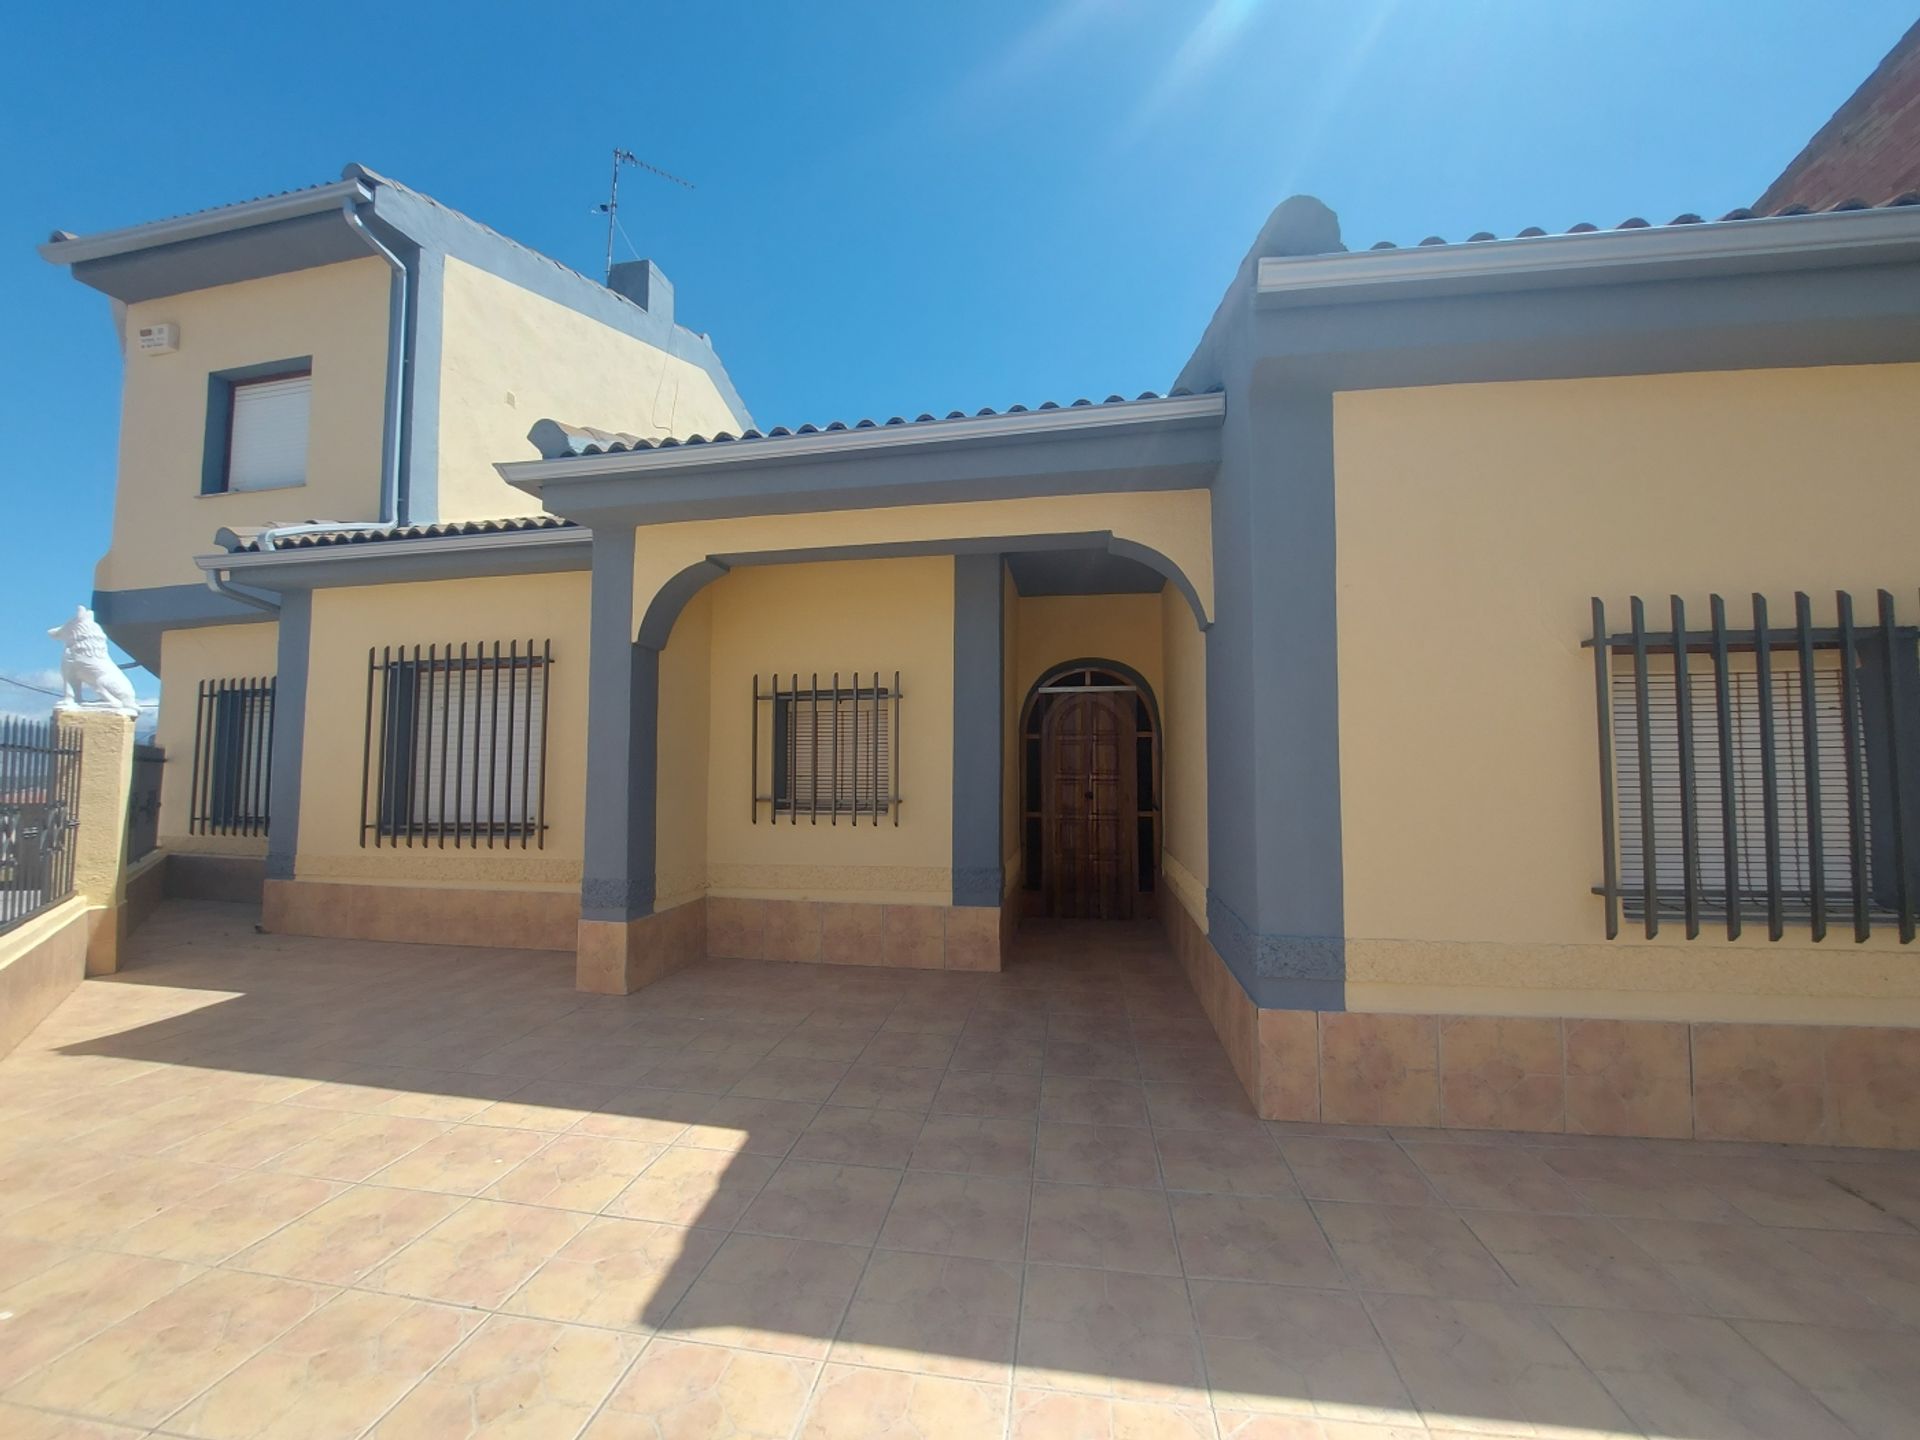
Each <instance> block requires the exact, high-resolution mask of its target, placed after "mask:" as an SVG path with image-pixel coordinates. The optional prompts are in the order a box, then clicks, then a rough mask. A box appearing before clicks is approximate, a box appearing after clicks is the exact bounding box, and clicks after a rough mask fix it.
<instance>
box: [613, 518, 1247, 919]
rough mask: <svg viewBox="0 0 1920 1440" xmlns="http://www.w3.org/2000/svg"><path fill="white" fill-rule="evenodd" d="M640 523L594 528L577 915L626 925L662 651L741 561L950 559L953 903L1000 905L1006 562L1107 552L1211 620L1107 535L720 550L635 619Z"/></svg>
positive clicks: (1196, 600) (1159, 565)
mask: <svg viewBox="0 0 1920 1440" xmlns="http://www.w3.org/2000/svg"><path fill="white" fill-rule="evenodd" d="M634 537H635V528H634V527H632V526H614V525H608V524H606V523H605V522H601V523H600V524H597V525H596V526H595V527H594V531H593V578H592V584H591V596H592V601H591V603H592V615H591V619H590V633H591V637H592V641H591V646H592V657H591V661H590V664H591V673H590V675H589V677H588V719H587V816H586V863H585V870H584V873H583V875H582V878H581V887H580V904H581V917H582V918H583V919H586V920H613V921H625V920H633V919H638V918H641V917H643V916H646V915H650V914H652V913H653V907H654V899H655V892H654V878H655V873H656V868H657V863H656V862H657V835H656V823H657V801H658V793H659V791H658V766H659V761H660V756H659V753H658V727H659V700H660V652H661V651H662V650H663V649H664V648H665V647H666V644H667V642H668V640H669V639H670V637H671V636H672V633H673V628H674V624H675V622H676V621H678V619H679V617H680V615H681V613H682V612H683V611H684V610H685V608H686V606H687V604H688V603H689V602H690V601H691V600H692V599H693V597H694V596H695V595H697V594H699V592H700V591H701V590H702V589H704V588H705V587H706V586H708V585H710V584H712V583H713V581H715V580H717V579H719V578H720V577H721V576H723V575H725V574H728V573H729V572H730V571H732V570H734V569H737V568H740V567H742V566H747V565H791V564H806V563H812V562H820V561H832V560H861V559H883V558H891V557H898V556H924V555H952V556H953V557H954V559H955V565H954V647H953V648H954V679H955V684H954V702H953V704H954V714H953V736H954V741H953V744H954V754H953V853H952V875H953V880H952V903H953V904H954V905H956V906H997V905H999V904H1000V902H1001V899H1002V896H1003V894H1004V884H1005V875H1004V872H1003V868H1002V863H1001V854H1000V839H1001V836H1000V825H1001V815H1000V796H1001V765H1002V763H1003V762H1002V751H1001V740H1002V736H1001V730H1002V727H1003V724H1004V716H1003V711H1002V693H1001V687H1002V683H1003V681H1002V666H1001V646H1002V637H1003V628H1004V627H1003V620H1004V616H1003V608H1004V590H1003V587H1002V579H1001V575H1002V557H1003V556H1005V555H1008V554H1013V553H1018V552H1022V551H1058V550H1075V549H1079V550H1099V551H1105V552H1106V553H1108V554H1112V555H1117V556H1120V557H1122V558H1125V559H1129V560H1133V561H1136V562H1138V563H1140V564H1142V565H1145V566H1147V567H1148V568H1150V569H1152V570H1153V571H1155V572H1156V573H1158V574H1160V575H1162V576H1164V577H1165V578H1166V580H1167V581H1168V582H1169V583H1170V584H1172V585H1173V586H1174V588H1175V589H1177V590H1178V591H1179V592H1180V594H1181V595H1182V596H1183V597H1185V599H1186V601H1187V604H1188V606H1189V607H1190V609H1191V612H1192V614H1193V617H1194V623H1195V625H1196V626H1197V627H1198V628H1199V629H1200V630H1202V631H1205V630H1206V629H1207V628H1208V627H1209V625H1210V624H1211V620H1210V618H1209V617H1208V615H1207V613H1206V610H1205V607H1204V606H1203V604H1202V602H1201V598H1200V594H1199V592H1198V590H1197V588H1196V587H1195V585H1194V584H1193V581H1192V579H1191V578H1190V577H1189V576H1188V575H1186V574H1185V572H1184V571H1183V570H1182V569H1181V568H1180V566H1179V565H1178V564H1176V563H1175V562H1174V561H1173V560H1172V559H1170V558H1169V557H1167V556H1166V555H1164V554H1162V553H1160V552H1159V551H1157V550H1155V549H1153V548H1152V547H1150V546H1146V545H1143V544H1140V543H1138V542H1136V541H1130V540H1123V539H1118V538H1116V537H1115V536H1114V535H1113V534H1112V533H1111V532H1108V531H1084V532H1071V533H1059V534H1032V535H1003V536H985V537H972V538H965V539H945V540H928V541H908V542H895V543H880V544H870V545H846V546H825V547H810V548H797V549H791V550H769V551H755V552H750V553H734V554H716V555H710V556H707V557H706V558H705V559H703V560H700V561H697V562H695V563H694V564H691V565H688V566H687V567H686V568H684V569H683V570H681V571H680V572H678V573H677V574H676V575H674V576H673V577H672V578H671V579H670V580H668V581H667V582H666V583H665V584H664V585H662V586H661V587H660V589H659V591H658V592H657V593H656V594H655V595H654V596H653V597H652V599H651V600H650V601H649V602H648V603H647V606H646V609H645V611H644V613H643V614H642V615H641V618H640V621H639V623H638V625H637V626H636V625H635V623H634V620H633V614H634V607H635V600H636V596H635V594H634Z"/></svg>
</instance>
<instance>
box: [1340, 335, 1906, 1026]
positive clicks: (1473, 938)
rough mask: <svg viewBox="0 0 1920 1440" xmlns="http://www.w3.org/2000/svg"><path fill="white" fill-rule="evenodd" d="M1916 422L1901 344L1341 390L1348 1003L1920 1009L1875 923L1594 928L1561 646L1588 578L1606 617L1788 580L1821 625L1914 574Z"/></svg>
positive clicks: (1580, 624)
mask: <svg viewBox="0 0 1920 1440" xmlns="http://www.w3.org/2000/svg"><path fill="white" fill-rule="evenodd" d="M1917 414H1920V366H1915V365H1889V366H1857V367H1833V368H1824V369H1810V370H1768V371H1736V372H1719V373H1705V374H1687V375H1657V376H1646V377H1634V378H1617V379H1597V380H1574V381H1545V382H1531V383H1518V384H1497V385H1459V386H1450V387H1435V388H1427V389H1409V390H1397V391H1370V392H1363V393H1352V394H1342V395H1340V396H1338V397H1336V402H1335V436H1336V439H1335V445H1336V457H1337V476H1338V483H1337V492H1336V507H1337V514H1336V527H1337V534H1338V562H1339V581H1338V583H1339V659H1340V672H1339V683H1340V765H1341V804H1342V819H1341V823H1342V831H1343V836H1342V838H1343V845H1344V867H1345V903H1346V924H1347V934H1348V941H1347V962H1348V970H1349V985H1348V996H1347V1003H1348V1005H1349V1006H1350V1007H1351V1008H1353V1009H1361V1010H1367V1009H1371V1010H1417V1011H1428V1012H1433V1011H1439V1012H1477V1013H1488V1012H1489V1011H1491V1012H1492V1013H1537V1014H1555V1015H1586V1014H1600V1015H1644V1016H1651V1017H1662V1018H1708V1017H1710V1018H1716V1019H1727V1018H1743V1019H1780V1020H1785V1019H1792V1020H1799V1021H1848V1020H1853V1021H1864V1020H1872V1021H1874V1022H1876V1023H1881V1024H1903V1023H1904V1024H1913V1023H1916V1022H1920V959H1916V957H1915V956H1914V955H1913V954H1912V952H1911V950H1910V948H1909V949H1905V950H1903V949H1902V947H1900V946H1898V945H1897V943H1896V941H1895V938H1894V936H1893V935H1892V934H1891V933H1890V931H1889V930H1888V929H1886V928H1885V927H1883V928H1882V929H1881V930H1880V931H1879V932H1878V933H1876V935H1875V936H1874V938H1873V939H1872V940H1871V941H1870V942H1869V943H1868V944H1866V945H1864V946H1856V945H1855V944H1853V942H1852V940H1851V937H1850V936H1842V935H1840V934H1835V935H1834V936H1832V937H1831V938H1829V939H1828V940H1827V941H1826V942H1825V943H1823V944H1821V945H1818V946H1815V945H1813V944H1811V943H1810V941H1809V940H1808V939H1807V937H1806V935H1805V932H1804V931H1801V932H1799V934H1798V937H1797V938H1796V934H1795V932H1794V931H1793V930H1789V932H1788V938H1787V940H1785V941H1783V942H1781V943H1779V944H1771V943H1769V942H1768V940H1767V939H1766V936H1765V931H1764V928H1763V927H1755V926H1749V927H1748V929H1747V933H1746V935H1745V936H1743V937H1742V938H1741V939H1740V940H1739V941H1732V942H1730V941H1728V940H1726V939H1725V938H1724V934H1721V935H1719V936H1716V935H1715V934H1714V932H1713V931H1712V930H1711V929H1709V930H1708V931H1707V932H1706V933H1705V934H1703V935H1702V937H1701V938H1700V939H1698V940H1693V941H1688V940H1686V939H1684V938H1683V936H1682V935H1681V934H1680V932H1679V927H1677V926H1669V927H1667V929H1666V931H1665V932H1664V933H1663V934H1662V935H1661V936H1660V937H1659V938H1658V939H1656V940H1653V941H1648V940H1645V939H1644V938H1643V937H1636V936H1633V935H1632V934H1630V933H1629V934H1623V936H1622V938H1621V939H1620V940H1618V941H1615V942H1612V943H1608V942H1606V941H1605V940H1604V937H1603V929H1602V913H1601V902H1600V900H1599V899H1598V898H1597V897H1595V896H1594V895H1592V894H1591V893H1590V892H1591V887H1592V886H1593V885H1595V884H1596V883H1597V882H1598V881H1599V879H1600V874H1601V857H1600V853H1599V845H1600V840H1599V833H1600V811H1599V781H1598V776H1597V771H1596V756H1595V738H1594V695H1593V668H1592V663H1591V655H1590V652H1589V651H1586V650H1583V649H1582V648H1581V641H1582V640H1583V639H1584V638H1585V637H1586V636H1587V634H1588V632H1589V629H1590V615H1589V597H1591V596H1594V595H1598V596H1601V597H1602V598H1603V599H1605V600H1607V601H1608V603H1609V607H1610V610H1612V612H1613V613H1614V614H1616V615H1617V616H1618V617H1619V618H1620V621H1621V622H1622V623H1624V619H1625V615H1626V610H1625V603H1626V600H1627V597H1628V596H1629V595H1632V594H1639V595H1641V596H1643V597H1646V598H1648V599H1649V600H1650V601H1653V602H1654V603H1655V608H1658V607H1661V606H1664V604H1665V600H1666V596H1667V595H1669V594H1670V593H1679V594H1680V595H1681V596H1682V597H1683V598H1684V599H1685V600H1686V602H1687V604H1688V607H1689V611H1690V613H1693V614H1697V615H1700V616H1703V617H1704V616H1705V615H1706V613H1707V598H1708V596H1709V594H1711V593H1714V592H1718V593H1720V594H1722V595H1725V596H1727V597H1728V599H1729V602H1730V604H1731V605H1732V607H1733V608H1734V610H1735V612H1736V613H1741V607H1742V606H1744V604H1745V600H1746V596H1747V595H1748V594H1749V593H1750V592H1753V591H1756V590H1757V591H1760V592H1762V593H1764V594H1766V595H1767V596H1768V597H1769V598H1770V599H1772V600H1773V601H1774V602H1775V604H1776V606H1778V605H1779V604H1780V603H1781V602H1783V601H1785V600H1787V599H1788V598H1789V597H1790V596H1791V595H1792V593H1793V592H1794V591H1796V590H1804V591H1807V592H1808V593H1809V594H1811V595H1812V596H1814V597H1815V609H1816V623H1831V616H1832V606H1833V598H1832V597H1833V592H1834V591H1835V590H1836V589H1846V590H1850V591H1852V592H1853V594H1854V595H1855V597H1856V601H1858V600H1859V599H1860V597H1862V596H1866V597H1870V596H1871V595H1872V594H1873V592H1874V590H1875V588H1876V587H1878V586H1880V585H1884V584H1888V583H1890V582H1894V581H1898V580H1900V579H1901V578H1902V577H1907V576H1910V575H1911V574H1912V570H1913V557H1914V555H1915V554H1916V553H1920V507H1916V506H1915V505H1914V504H1913V501H1912V495H1911V490H1912V483H1911V449H1912V435H1913V417H1914V416H1915V415H1917ZM1809 486H1817V487H1818V492H1819V497H1820V503H1819V504H1818V505H1817V506H1809V505H1808V504H1807V503H1806V501H1807V496H1808V494H1809V493H1810V492H1809V488H1808V487H1809ZM1729 516H1745V517H1748V519H1749V521H1751V520H1752V519H1754V518H1755V517H1764V518H1765V519H1766V520H1767V521H1768V522H1769V523H1765V524H1756V523H1745V524H1742V525H1741V527H1740V531H1739V541H1738V543H1731V542H1729V541H1728V540H1727V538H1726V535H1727V530H1726V522H1727V518H1728V517H1729ZM1869 517H1870V523H1869ZM1416 621H1417V622H1418V623H1415V622H1416ZM1423 632H1425V633H1423ZM1430 637H1437V638H1430Z"/></svg>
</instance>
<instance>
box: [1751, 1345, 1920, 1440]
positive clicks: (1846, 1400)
mask: <svg viewBox="0 0 1920 1440" xmlns="http://www.w3.org/2000/svg"><path fill="white" fill-rule="evenodd" d="M1733 1328H1734V1329H1735V1330H1737V1331H1739V1332H1740V1334H1742V1335H1744V1336H1745V1337H1746V1338H1747V1340H1748V1341H1749V1342H1750V1343H1751V1344H1752V1345H1754V1346H1755V1347H1756V1348H1758V1349H1759V1351H1760V1352H1761V1353H1762V1354H1763V1355H1765V1356H1767V1358H1768V1359H1770V1360H1772V1361H1773V1363H1774V1364H1776V1365H1778V1366H1779V1367H1780V1368H1781V1369H1782V1370H1784V1371H1786V1372H1787V1374H1789V1375H1791V1376H1792V1377H1793V1378H1794V1379H1795V1380H1798V1381H1799V1382H1800V1383H1801V1384H1802V1385H1804V1386H1805V1387H1806V1388H1807V1389H1808V1390H1809V1391H1811V1392H1812V1393H1813V1395H1814V1396H1815V1397H1816V1398H1817V1399H1819V1400H1820V1401H1822V1402H1823V1403H1824V1404H1825V1405H1826V1407H1827V1408H1828V1409H1829V1410H1831V1411H1833V1413H1834V1414H1836V1415H1838V1416H1839V1417H1840V1418H1841V1419H1842V1420H1844V1421H1845V1422H1846V1423H1847V1424H1848V1425H1850V1426H1852V1427H1853V1429H1854V1430H1855V1431H1856V1432H1857V1433H1858V1434H1859V1435H1860V1436H1861V1437H1862V1440H1911V1437H1912V1436H1913V1433H1914V1424H1915V1417H1916V1416H1920V1364H1916V1363H1915V1359H1914V1353H1915V1349H1916V1345H1917V1344H1920V1342H1916V1339H1915V1337H1914V1336H1913V1335H1912V1334H1911V1333H1903V1332H1897V1331H1889V1332H1872V1331H1860V1330H1829V1329H1822V1328H1819V1327H1816V1326H1811V1325H1775V1324H1766V1323H1763V1322H1760V1321H1755V1320H1741V1321H1737V1322H1735V1324H1734V1327H1733Z"/></svg>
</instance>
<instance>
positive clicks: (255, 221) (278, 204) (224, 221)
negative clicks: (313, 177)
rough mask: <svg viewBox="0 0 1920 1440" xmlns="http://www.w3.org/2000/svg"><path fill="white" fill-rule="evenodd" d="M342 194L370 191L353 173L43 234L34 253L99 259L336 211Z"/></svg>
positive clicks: (63, 261) (71, 260)
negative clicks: (121, 223) (185, 210)
mask: <svg viewBox="0 0 1920 1440" xmlns="http://www.w3.org/2000/svg"><path fill="white" fill-rule="evenodd" d="M348 196H353V197H354V198H356V199H360V200H366V199H370V198H371V196H370V194H369V192H368V190H367V188H366V186H365V185H363V184H362V183H361V182H360V181H359V180H358V179H357V178H351V177H350V178H347V179H342V180H336V181H333V182H332V183H331V184H327V185H316V186H314V187H312V188H311V189H308V190H295V191H293V192H291V193H289V194H285V195H269V196H266V197H264V198H263V199H259V200H243V201H241V202H240V203H239V204H237V205H222V206H220V207H219V208H218V209H214V210H201V211H198V212H196V213H195V214H192V215H179V216H175V217H174V218H172V219H169V220H153V221H149V222H148V223H146V224H144V225H129V226H126V227H124V228H122V229H119V230H101V231H97V232H96V233H94V234H92V235H76V236H74V237H73V238H72V239H70V240H49V241H47V242H46V243H45V244H43V245H41V246H40V247H39V248H40V258H41V259H42V260H45V261H46V262H47V263H48V264H50V265H73V264H77V263H78V262H80V261H82V260H99V259H103V258H105V257H106V256H109V255H125V254H128V253H130V252H132V251H136V250H150V249H153V248H155V247H156V246H161V245H174V244H178V243H179V242H181V241H183V240H197V239H201V238H203V237H205V236H208V235H218V234H224V233H226V232H227V231H231V230H245V229H251V228H252V227H254V226H258V225H269V224H272V223H274V222H275V221H279V220H290V219H294V218H297V217H299V216H302V215H315V214H320V213H323V212H328V211H337V210H339V208H340V203H341V201H343V200H345V199H346V198H347V197H348Z"/></svg>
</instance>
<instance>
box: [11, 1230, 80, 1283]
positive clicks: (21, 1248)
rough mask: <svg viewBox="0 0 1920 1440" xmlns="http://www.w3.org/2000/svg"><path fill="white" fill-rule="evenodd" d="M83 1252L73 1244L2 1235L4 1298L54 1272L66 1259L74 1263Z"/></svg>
mask: <svg viewBox="0 0 1920 1440" xmlns="http://www.w3.org/2000/svg"><path fill="white" fill-rule="evenodd" d="M79 1253H80V1251H79V1250H77V1249H76V1248H74V1247H73V1246H71V1245H56V1244H54V1243H53V1242H52V1241H50V1240H35V1239H33V1238H31V1237H30V1236H24V1235H4V1234H0V1295H4V1294H6V1293H7V1291H9V1290H11V1289H12V1288H13V1287H14V1286H16V1285H22V1284H25V1283H26V1282H27V1281H29V1280H31V1279H32V1278H33V1277H34V1276H36V1275H39V1274H42V1273H43V1272H45V1271H48V1270H51V1269H52V1268H53V1267H54V1266H56V1265H58V1264H59V1263H60V1262H61V1261H63V1260H71V1259H72V1258H73V1257H74V1256H75V1255H78V1254H79Z"/></svg>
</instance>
